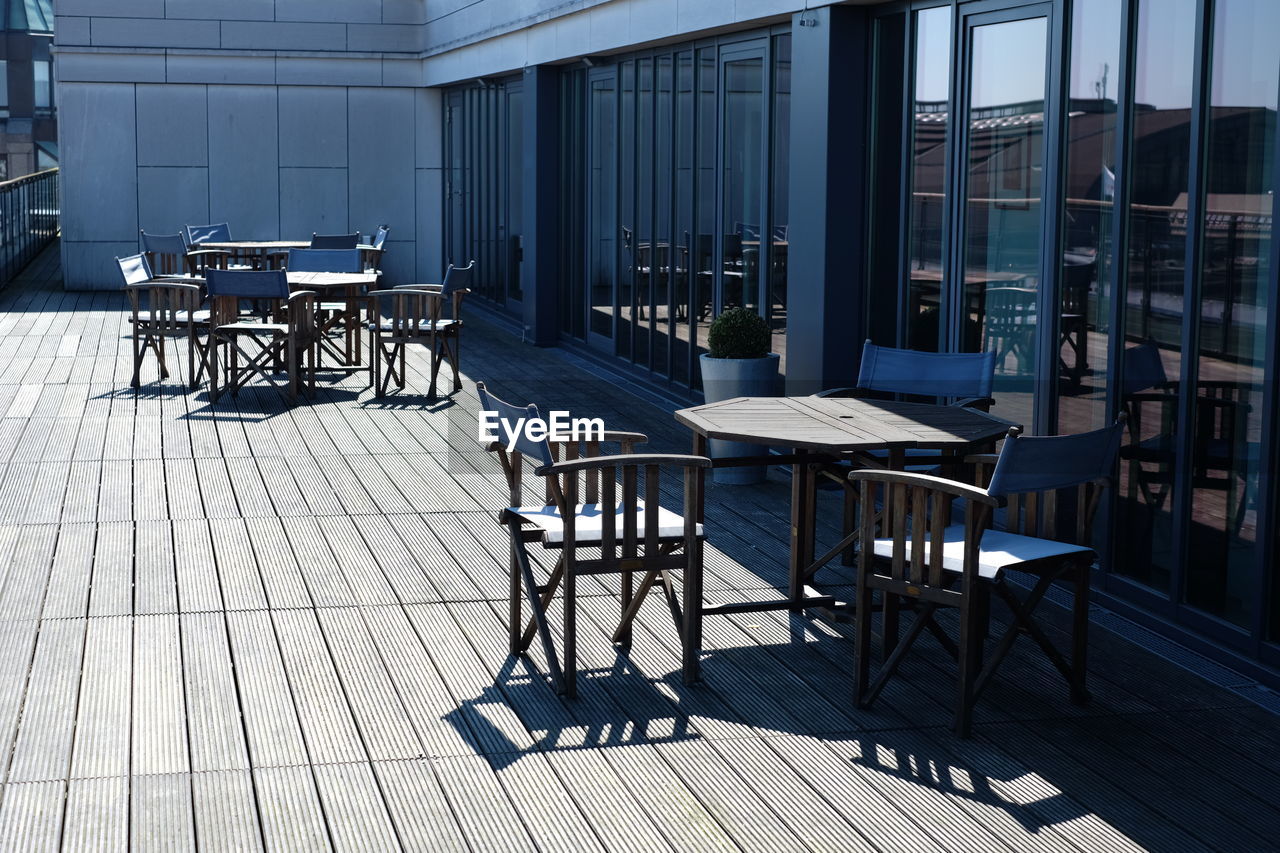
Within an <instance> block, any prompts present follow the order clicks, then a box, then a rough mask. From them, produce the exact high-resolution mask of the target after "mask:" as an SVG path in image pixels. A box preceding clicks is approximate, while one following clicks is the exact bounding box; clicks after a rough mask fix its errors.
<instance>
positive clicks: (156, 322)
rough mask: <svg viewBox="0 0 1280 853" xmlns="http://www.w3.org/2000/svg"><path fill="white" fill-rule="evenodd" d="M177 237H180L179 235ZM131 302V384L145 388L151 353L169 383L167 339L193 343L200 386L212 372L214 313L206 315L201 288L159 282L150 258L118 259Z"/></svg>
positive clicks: (192, 377)
mask: <svg viewBox="0 0 1280 853" xmlns="http://www.w3.org/2000/svg"><path fill="white" fill-rule="evenodd" d="M174 236H175V237H176V236H177V235H174ZM116 263H117V264H118V265H119V267H120V275H121V278H123V279H124V289H125V293H126V294H128V296H129V304H130V308H131V309H132V310H131V313H130V317H129V324H130V325H131V326H132V327H133V334H132V338H133V378H132V379H131V380H130V382H129V384H130V385H131V386H132V387H134V388H137V387H138V386H139V385H140V384H141V382H142V362H143V359H144V358H145V356H146V353H147V350H148V349H150V350H151V351H152V352H154V353H155V354H156V359H157V360H158V361H159V362H160V378H161V379H167V378H168V377H169V366H168V364H167V363H166V360H165V343H164V342H165V340H166V339H167V338H186V339H187V371H188V372H187V375H188V377H189V381H190V383H191V387H192V388H195V387H197V386H198V385H199V384H200V380H201V379H202V378H203V376H204V372H205V370H207V369H208V366H209V360H208V359H209V346H208V343H207V342H206V341H205V338H206V336H207V335H208V331H209V312H208V311H205V310H202V309H201V307H200V306H201V303H202V302H203V301H204V295H203V293H202V291H201V288H200V285H199V284H196V283H195V282H191V283H187V282H179V281H156V280H155V277H154V276H153V275H152V270H151V264H150V263H149V262H148V260H147V255H146V254H145V253H139V254H137V255H130V256H129V257H127V258H116Z"/></svg>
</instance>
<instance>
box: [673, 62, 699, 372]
mask: <svg viewBox="0 0 1280 853" xmlns="http://www.w3.org/2000/svg"><path fill="white" fill-rule="evenodd" d="M675 85H676V111H675V123H676V131H675V139H676V143H675V145H676V150H675V164H676V167H675V180H676V184H675V228H674V237H675V241H676V245H675V249H674V251H673V252H672V253H671V267H672V270H671V271H672V288H671V289H672V301H673V303H674V310H675V319H674V328H673V330H672V339H673V342H674V346H673V348H672V356H671V378H672V379H674V380H675V381H676V382H678V383H681V384H687V383H688V382H689V359H690V358H691V355H690V349H689V336H690V335H691V334H692V315H693V313H695V311H696V308H693V309H692V310H691V304H690V299H691V297H692V295H693V294H692V291H691V289H690V288H691V284H692V282H693V280H694V279H693V276H694V274H695V273H694V267H693V235H694V227H693V185H694V173H693V131H694V128H693V54H692V53H690V52H689V51H683V52H681V53H680V54H679V56H677V57H676V84H675Z"/></svg>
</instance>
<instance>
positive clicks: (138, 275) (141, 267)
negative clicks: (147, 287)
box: [116, 253, 155, 286]
mask: <svg viewBox="0 0 1280 853" xmlns="http://www.w3.org/2000/svg"><path fill="white" fill-rule="evenodd" d="M116 263H117V264H119V266H120V275H121V276H122V277H123V278H124V283H125V285H126V286H127V285H131V284H142V283H143V282H146V281H150V280H151V279H153V278H155V276H153V275H152V274H151V264H150V263H148V262H147V256H146V255H145V254H142V253H138V254H136V255H129V256H128V257H126V258H116Z"/></svg>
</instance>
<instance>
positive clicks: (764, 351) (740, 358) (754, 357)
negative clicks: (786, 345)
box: [699, 308, 779, 485]
mask: <svg viewBox="0 0 1280 853" xmlns="http://www.w3.org/2000/svg"><path fill="white" fill-rule="evenodd" d="M769 343H770V335H769V324H768V323H766V322H765V320H764V318H763V317H761V316H760V315H759V314H757V313H756V312H755V311H753V310H751V309H750V308H730V309H729V310H728V311H723V312H721V313H720V315H719V316H718V317H716V318H715V319H714V320H712V321H711V328H710V330H709V331H708V333H707V349H708V350H709V352H707V353H706V354H704V355H702V356H701V357H700V358H699V363H700V365H701V368H702V393H703V395H704V396H705V397H706V400H707V402H708V403H716V402H719V401H721V400H731V399H733V398H734V397H772V396H774V395H775V394H777V393H778V362H779V357H778V354H777V353H775V352H769ZM766 452H767V449H766V448H763V447H760V446H758V445H754V444H747V443H744V442H737V441H712V442H711V455H712V456H713V457H715V458H727V457H732V456H757V455H763V454H764V453H766ZM765 470H766V469H765V466H763V465H753V466H746V467H740V468H716V469H714V471H713V477H714V479H715V482H717V483H729V484H733V485H748V484H751V483H759V482H762V481H763V480H764V478H765Z"/></svg>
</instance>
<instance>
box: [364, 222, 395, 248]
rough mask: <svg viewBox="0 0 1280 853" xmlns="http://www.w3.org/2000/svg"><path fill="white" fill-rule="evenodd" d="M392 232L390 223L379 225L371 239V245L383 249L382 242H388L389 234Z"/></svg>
mask: <svg viewBox="0 0 1280 853" xmlns="http://www.w3.org/2000/svg"><path fill="white" fill-rule="evenodd" d="M390 233H391V226H390V225H379V226H378V230H377V232H376V233H375V234H374V235H373V237H372V238H371V239H370V241H369V245H371V246H373V248H375V249H381V248H382V244H383V243H385V242H387V235H388V234H390Z"/></svg>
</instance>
